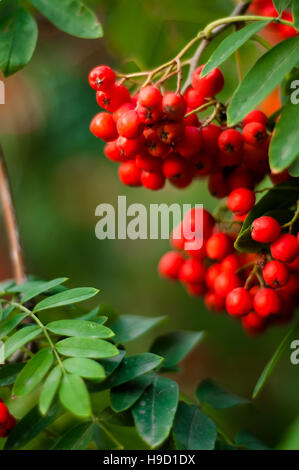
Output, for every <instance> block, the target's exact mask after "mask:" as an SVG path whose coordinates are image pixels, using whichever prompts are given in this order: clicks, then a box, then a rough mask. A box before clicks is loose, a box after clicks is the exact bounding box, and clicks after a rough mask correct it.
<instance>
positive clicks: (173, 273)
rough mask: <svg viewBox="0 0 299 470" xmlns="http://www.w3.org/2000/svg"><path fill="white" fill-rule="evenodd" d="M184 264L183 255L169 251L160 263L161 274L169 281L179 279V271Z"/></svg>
mask: <svg viewBox="0 0 299 470" xmlns="http://www.w3.org/2000/svg"><path fill="white" fill-rule="evenodd" d="M183 263H184V258H183V256H182V255H180V254H179V253H176V252H175V251H169V252H168V253H165V255H163V256H162V258H161V259H160V261H159V265H158V271H159V274H160V275H161V276H163V277H166V278H169V279H178V276H179V270H180V268H181V266H182V264H183Z"/></svg>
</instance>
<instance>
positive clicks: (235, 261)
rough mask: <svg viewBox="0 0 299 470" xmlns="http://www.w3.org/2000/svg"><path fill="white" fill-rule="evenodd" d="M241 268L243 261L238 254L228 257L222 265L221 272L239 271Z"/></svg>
mask: <svg viewBox="0 0 299 470" xmlns="http://www.w3.org/2000/svg"><path fill="white" fill-rule="evenodd" d="M240 267H241V261H240V258H239V256H238V255H237V254H236V253H232V254H231V255H227V256H226V257H225V258H223V260H222V261H221V263H220V268H221V271H234V272H235V271H237V270H238V269H239V268H240Z"/></svg>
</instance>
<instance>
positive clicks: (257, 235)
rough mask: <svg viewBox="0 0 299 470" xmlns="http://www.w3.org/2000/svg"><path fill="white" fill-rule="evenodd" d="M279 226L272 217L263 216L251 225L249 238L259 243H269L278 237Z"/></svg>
mask: <svg viewBox="0 0 299 470" xmlns="http://www.w3.org/2000/svg"><path fill="white" fill-rule="evenodd" d="M279 234H280V225H279V223H278V222H277V220H275V219H273V217H269V216H266V215H264V216H263V217H259V218H258V219H255V220H254V222H253V223H252V225H251V237H252V238H253V240H255V241H257V242H260V243H271V242H274V240H276V239H277V238H278V237H279Z"/></svg>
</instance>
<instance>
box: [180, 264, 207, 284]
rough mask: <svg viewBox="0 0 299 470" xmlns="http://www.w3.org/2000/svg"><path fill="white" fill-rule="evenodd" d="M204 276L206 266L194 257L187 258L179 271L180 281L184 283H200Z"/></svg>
mask: <svg viewBox="0 0 299 470" xmlns="http://www.w3.org/2000/svg"><path fill="white" fill-rule="evenodd" d="M205 277H206V268H205V266H204V265H203V263H202V262H201V261H199V260H197V259H195V258H190V259H187V260H186V261H185V262H184V263H183V264H182V266H181V268H180V272H179V278H180V281H182V282H185V283H188V284H189V283H201V282H204V280H205Z"/></svg>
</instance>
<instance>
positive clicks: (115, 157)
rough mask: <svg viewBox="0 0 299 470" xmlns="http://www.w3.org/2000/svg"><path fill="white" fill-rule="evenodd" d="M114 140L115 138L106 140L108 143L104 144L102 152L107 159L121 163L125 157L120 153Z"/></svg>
mask: <svg viewBox="0 0 299 470" xmlns="http://www.w3.org/2000/svg"><path fill="white" fill-rule="evenodd" d="M116 142H117V141H116V140H113V141H112V142H108V144H106V145H105V147H104V154H105V155H106V157H107V158H109V160H112V161H113V162H118V163H121V162H124V161H125V160H127V157H126V156H125V155H123V154H122V153H121V151H120V150H119V148H118V147H117V145H116Z"/></svg>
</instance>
